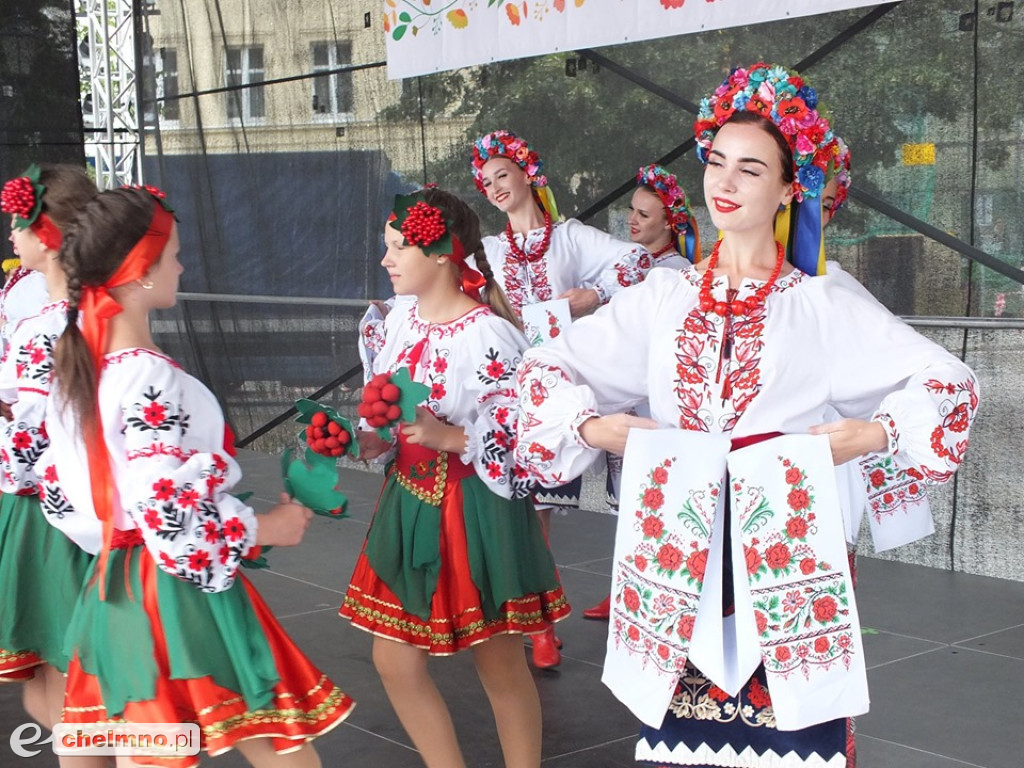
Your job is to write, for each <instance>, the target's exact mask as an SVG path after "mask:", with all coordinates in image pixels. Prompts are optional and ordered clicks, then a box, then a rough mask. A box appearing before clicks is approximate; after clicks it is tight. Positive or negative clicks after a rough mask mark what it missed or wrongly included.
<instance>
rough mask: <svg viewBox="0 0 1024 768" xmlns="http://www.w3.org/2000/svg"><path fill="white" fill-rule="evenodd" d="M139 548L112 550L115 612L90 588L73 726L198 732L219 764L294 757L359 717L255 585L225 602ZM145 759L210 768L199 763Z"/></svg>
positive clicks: (85, 594)
mask: <svg viewBox="0 0 1024 768" xmlns="http://www.w3.org/2000/svg"><path fill="white" fill-rule="evenodd" d="M135 533H136V534H137V532H135ZM139 542H141V536H140V535H138V536H137V539H136V541H135V543H130V544H129V545H128V546H124V545H122V548H118V549H114V550H112V551H111V553H110V559H109V563H108V567H107V574H106V590H107V599H106V600H105V601H100V599H99V593H98V588H97V585H96V583H95V579H93V580H92V581H91V582H90V583H89V584H87V585H86V586H85V587H84V588H83V591H82V595H81V598H80V602H79V607H78V610H77V611H76V612H75V615H74V617H73V621H72V624H71V627H70V628H69V629H68V645H69V648H70V650H71V655H72V658H71V664H70V666H69V669H68V681H67V692H66V694H65V700H64V721H65V722H67V723H98V722H99V723H106V722H137V723H196V724H197V725H198V726H199V729H200V734H201V739H202V749H203V750H204V751H206V752H207V753H208V754H210V755H211V756H213V755H218V754H221V753H223V752H226V751H228V750H230V749H232V747H234V746H235V745H236V744H237V743H238V742H240V741H242V740H245V739H252V738H269V739H271V740H272V745H273V748H274V750H275V751H277V752H278V753H281V754H283V753H287V752H291V751H294V750H296V749H299V748H300V747H301V746H302V745H303V744H304V743H305V742H307V741H311V740H312V739H314V738H316V737H318V736H322V735H323V734H325V733H326V732H328V731H330V730H331V729H332V728H334V727H336V726H337V725H339V724H340V723H341V722H342V721H343V720H344V719H345V718H346V717H347V716H348V715H349V713H350V712H351V711H352V708H353V707H354V706H355V704H354V702H353V701H352V700H351V699H350V698H349V697H348V696H346V695H345V694H344V693H343V692H342V691H341V690H340V689H339V688H338V687H337V686H336V685H334V683H332V682H331V681H330V679H328V678H327V676H326V675H324V674H323V673H322V672H320V670H318V669H317V668H316V667H315V666H313V664H312V662H310V661H309V659H307V658H306V656H305V655H304V654H303V653H302V651H300V650H299V648H298V647H297V646H296V645H295V643H294V642H292V640H291V638H289V637H288V635H287V634H286V633H285V631H284V630H283V629H282V627H281V625H280V624H279V623H278V621H277V619H276V618H275V617H274V616H273V614H272V613H271V612H270V609H269V608H268V607H267V605H266V604H265V603H264V602H263V599H262V598H261V597H260V596H259V594H258V593H257V592H256V589H255V588H254V587H253V586H252V584H251V583H250V582H249V581H248V579H246V578H245V576H244V575H241V574H239V576H238V578H237V581H236V582H235V584H234V585H233V586H232V587H231V588H230V589H227V590H225V591H223V592H216V593H205V592H201V591H199V590H198V589H196V588H195V587H193V586H192V585H191V584H188V583H186V582H184V581H182V580H180V579H177V578H175V577H174V576H171V575H170V574H168V573H165V572H164V571H161V570H160V569H159V568H157V566H156V564H155V563H154V561H153V558H152V557H151V556H150V554H149V552H148V550H147V549H146V548H145V547H144V546H142V545H141V543H139ZM134 760H135V762H136V763H137V764H140V765H158V766H174V767H175V768H192V767H193V766H196V765H198V764H199V757H198V756H190V757H182V758H151V757H136V758H134Z"/></svg>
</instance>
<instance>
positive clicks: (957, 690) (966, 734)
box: [0, 453, 1024, 768]
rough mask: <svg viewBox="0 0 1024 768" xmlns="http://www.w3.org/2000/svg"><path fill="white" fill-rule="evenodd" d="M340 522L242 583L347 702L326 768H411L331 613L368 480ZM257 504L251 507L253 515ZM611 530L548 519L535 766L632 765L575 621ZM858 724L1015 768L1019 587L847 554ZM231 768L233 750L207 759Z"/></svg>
mask: <svg viewBox="0 0 1024 768" xmlns="http://www.w3.org/2000/svg"><path fill="white" fill-rule="evenodd" d="M240 461H241V463H242V468H243V470H244V472H245V475H246V477H245V479H244V480H243V482H242V483H241V485H240V486H239V489H238V490H254V491H255V492H256V496H257V497H259V498H260V499H262V500H264V501H265V502H266V503H267V504H269V500H272V499H274V498H275V497H276V494H277V493H278V491H279V488H280V469H279V464H278V460H277V458H276V457H269V456H264V455H260V454H255V453H244V454H243V455H242V456H240ZM345 480H346V483H349V484H348V485H347V488H348V495H349V498H350V505H351V508H350V512H351V514H352V517H351V518H349V519H346V520H340V521H329V520H325V519H323V518H315V519H314V521H313V525H312V526H311V528H310V531H309V533H308V534H307V535H306V538H305V541H304V542H303V543H302V545H301V546H299V547H297V548H294V549H291V550H285V549H275V550H274V551H273V552H271V553H270V555H269V556H268V557H269V560H270V563H271V568H272V570H268V571H258V572H254V571H248V573H249V575H250V576H251V577H252V579H253V581H254V582H255V583H256V585H257V586H258V588H259V589H260V591H261V592H262V594H263V595H264V597H265V598H266V599H267V601H268V602H269V604H270V606H271V608H272V609H273V610H274V611H275V612H276V613H277V615H278V616H279V617H280V619H281V622H282V624H283V625H284V627H285V629H287V630H288V632H289V633H291V635H292V637H293V638H294V639H295V640H296V641H297V642H298V644H299V645H300V646H301V647H302V649H303V650H304V651H305V652H306V653H307V654H308V655H309V656H310V657H311V658H312V659H313V661H314V662H315V663H317V664H318V665H319V666H320V667H321V668H322V669H323V670H324V671H325V672H327V673H328V674H329V675H330V676H331V677H332V678H333V679H334V681H335V682H336V683H337V684H338V685H339V686H340V687H341V688H342V689H343V690H345V692H346V693H348V694H349V695H350V696H352V697H353V698H354V699H355V700H356V701H357V702H358V706H357V707H356V709H355V711H354V712H353V714H352V715H351V716H350V717H349V719H348V720H347V721H346V722H345V723H344V724H343V725H342V726H341V727H339V728H337V729H336V730H334V731H333V732H332V733H330V734H328V735H327V736H325V737H324V738H322V739H320V740H318V741H317V742H316V746H317V748H318V750H319V753H320V756H321V758H322V761H323V764H324V766H325V768H334V767H335V766H337V767H338V768H342V767H344V768H349V767H353V768H362V767H363V766H367V767H371V766H372V767H373V768H406V767H408V768H413V767H414V766H420V765H422V763H421V761H420V760H419V757H418V755H417V753H416V751H415V750H414V749H413V748H412V746H411V745H410V742H409V740H408V738H407V737H406V735H405V733H404V731H403V730H402V728H401V726H400V725H399V723H398V720H397V719H396V717H395V715H394V714H393V712H392V711H391V707H390V705H389V704H388V701H387V699H386V697H385V695H384V691H383V689H382V687H381V685H380V682H379V680H378V678H377V674H376V672H375V671H374V669H373V664H372V662H371V660H370V636H369V635H367V634H366V633H364V632H361V631H359V630H356V629H353V628H352V627H350V626H349V624H348V622H346V621H344V620H342V619H340V618H338V617H337V615H336V614H337V608H338V604H339V602H340V601H341V597H342V594H343V592H344V589H345V586H346V584H347V580H348V577H349V575H350V574H351V571H352V566H353V564H354V562H355V558H356V555H357V553H358V552H359V548H360V546H361V544H362V541H363V537H364V536H365V533H366V528H367V524H368V522H369V519H370V516H371V514H372V508H373V504H374V503H375V501H376V498H377V494H378V492H379V490H380V483H381V478H380V477H379V476H377V475H373V474H368V473H365V472H359V471H355V470H347V471H346V473H345ZM257 506H258V504H257ZM614 527H615V518H613V517H611V516H609V515H605V514H598V513H595V512H587V511H577V512H573V513H570V514H569V515H567V516H564V517H557V518H556V519H555V522H554V526H553V532H552V549H553V551H554V554H555V559H556V560H557V562H558V563H559V567H560V570H561V575H562V580H563V583H564V585H565V589H566V593H567V595H568V596H569V599H570V601H571V602H572V604H573V606H574V607H575V609H576V613H575V614H574V615H573V616H571V617H570V618H568V619H567V620H566V621H564V622H562V623H561V624H560V625H559V630H558V631H559V635H560V636H561V637H562V639H563V641H564V643H565V647H564V649H563V661H562V665H561V666H560V667H558V668H557V670H553V671H538V672H535V677H536V680H537V687H538V688H539V690H540V696H541V702H542V705H543V711H544V760H543V764H544V766H546V767H547V768H577V767H578V768H616V767H618V766H622V767H623V768H625V767H626V766H632V765H634V763H633V760H632V755H633V746H634V742H635V734H636V730H637V723H636V721H635V720H634V719H633V717H632V716H631V715H630V714H629V712H628V711H627V710H626V709H625V708H624V707H622V706H621V705H620V704H619V703H618V702H617V701H616V700H615V699H614V698H613V697H612V695H611V694H610V693H609V692H608V690H607V689H606V688H605V687H604V686H603V685H602V684H601V682H600V676H601V663H602V660H603V657H604V644H605V628H606V626H607V625H606V624H604V623H600V622H591V621H584V620H583V619H582V618H581V617H580V615H579V612H580V610H581V609H582V608H585V607H588V606H590V605H592V604H594V603H596V602H597V601H598V600H599V599H600V598H601V597H602V596H603V595H604V594H605V593H606V592H607V590H608V588H609V575H610V572H611V549H612V536H613V532H614ZM859 562H860V575H859V583H858V589H857V592H858V605H859V608H860V615H861V621H862V623H863V626H864V634H865V646H866V654H867V661H868V677H869V682H870V686H871V699H872V706H871V712H870V713H869V714H868V715H865V716H864V717H862V718H859V719H858V753H859V754H858V757H859V760H858V766H859V768H968V767H970V768H1021V766H1022V765H1024V725H1022V724H1024V584H1022V583H1018V582H1014V581H1003V580H999V579H991V578H984V577H979V576H969V575H965V574H961V573H951V572H948V571H941V570H936V569H931V568H924V567H921V566H914V565H903V564H900V563H893V562H888V561H882V560H877V559H871V558H866V557H862V558H860V561H859ZM431 664H432V666H431V669H432V670H433V672H434V675H435V678H436V679H437V681H438V684H439V686H440V688H441V690H442V692H443V694H444V695H445V697H446V699H447V701H448V703H449V706H450V708H451V711H452V717H453V719H454V721H455V724H456V728H457V730H458V732H459V737H460V740H461V742H462V745H463V750H464V753H465V754H466V758H467V762H468V764H469V765H471V766H474V768H477V767H482V766H501V765H502V761H501V752H500V749H499V746H498V740H497V735H496V731H495V728H494V723H493V720H492V717H491V713H490V710H489V708H488V706H487V701H486V697H485V696H484V693H483V689H482V688H481V686H480V683H479V681H478V679H477V677H476V674H475V672H474V669H473V665H472V661H471V659H470V658H469V657H468V656H467V655H465V654H463V655H459V656H456V657H453V658H444V659H436V660H433V661H432V662H431ZM25 720H26V716H25V714H24V712H23V711H22V709H21V704H20V692H19V689H18V687H17V686H16V685H6V686H0V766H12V768H13V767H14V766H25V768H55V767H56V766H57V760H56V758H55V756H54V755H53V754H52V753H51V752H49V750H44V751H43V752H41V753H40V754H39V755H38V756H36V757H33V758H19V757H16V756H15V755H14V754H13V753H12V752H11V750H10V746H9V739H10V734H11V732H12V730H13V729H14V728H16V727H17V726H18V725H19V724H21V723H23V722H25ZM204 764H206V765H209V766H214V767H219V768H235V767H236V766H243V765H245V762H244V761H243V760H242V759H241V757H240V755H238V754H237V753H229V754H227V755H224V756H222V757H219V758H214V759H210V760H207V761H205V763H204Z"/></svg>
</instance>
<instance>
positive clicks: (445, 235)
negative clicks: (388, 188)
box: [388, 185, 486, 301]
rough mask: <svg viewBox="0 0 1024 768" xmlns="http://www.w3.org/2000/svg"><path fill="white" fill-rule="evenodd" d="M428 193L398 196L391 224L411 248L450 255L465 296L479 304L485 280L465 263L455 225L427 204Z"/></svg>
mask: <svg viewBox="0 0 1024 768" xmlns="http://www.w3.org/2000/svg"><path fill="white" fill-rule="evenodd" d="M431 186H433V185H431ZM425 193H426V189H420V190H418V191H416V192H411V193H410V194H408V195H395V203H394V205H393V206H392V209H391V211H392V213H391V217H390V218H389V219H388V223H389V224H390V225H391V226H392V227H394V228H395V229H397V230H398V231H399V232H401V233H402V236H403V237H404V238H405V242H406V243H407V244H408V245H414V246H416V247H418V248H419V249H420V250H422V251H423V253H424V254H426V255H427V256H447V257H448V258H450V259H451V260H452V261H453V262H455V264H456V265H457V266H458V268H459V277H460V279H461V282H462V291H463V293H465V294H466V295H467V296H470V297H471V298H473V299H476V300H477V301H480V291H481V290H482V289H483V288H484V287H485V286H486V279H485V278H484V276H483V275H482V274H480V273H479V272H477V271H476V270H475V269H472V268H471V267H470V266H469V265H468V264H466V249H465V246H463V244H462V242H461V241H460V240H459V238H457V237H456V236H455V235H453V234H452V222H451V221H449V220H448V219H447V218H446V217H445V215H444V212H443V211H442V210H441V209H440V208H438V207H436V206H433V205H431V204H430V203H428V202H427V200H426V194H425Z"/></svg>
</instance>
